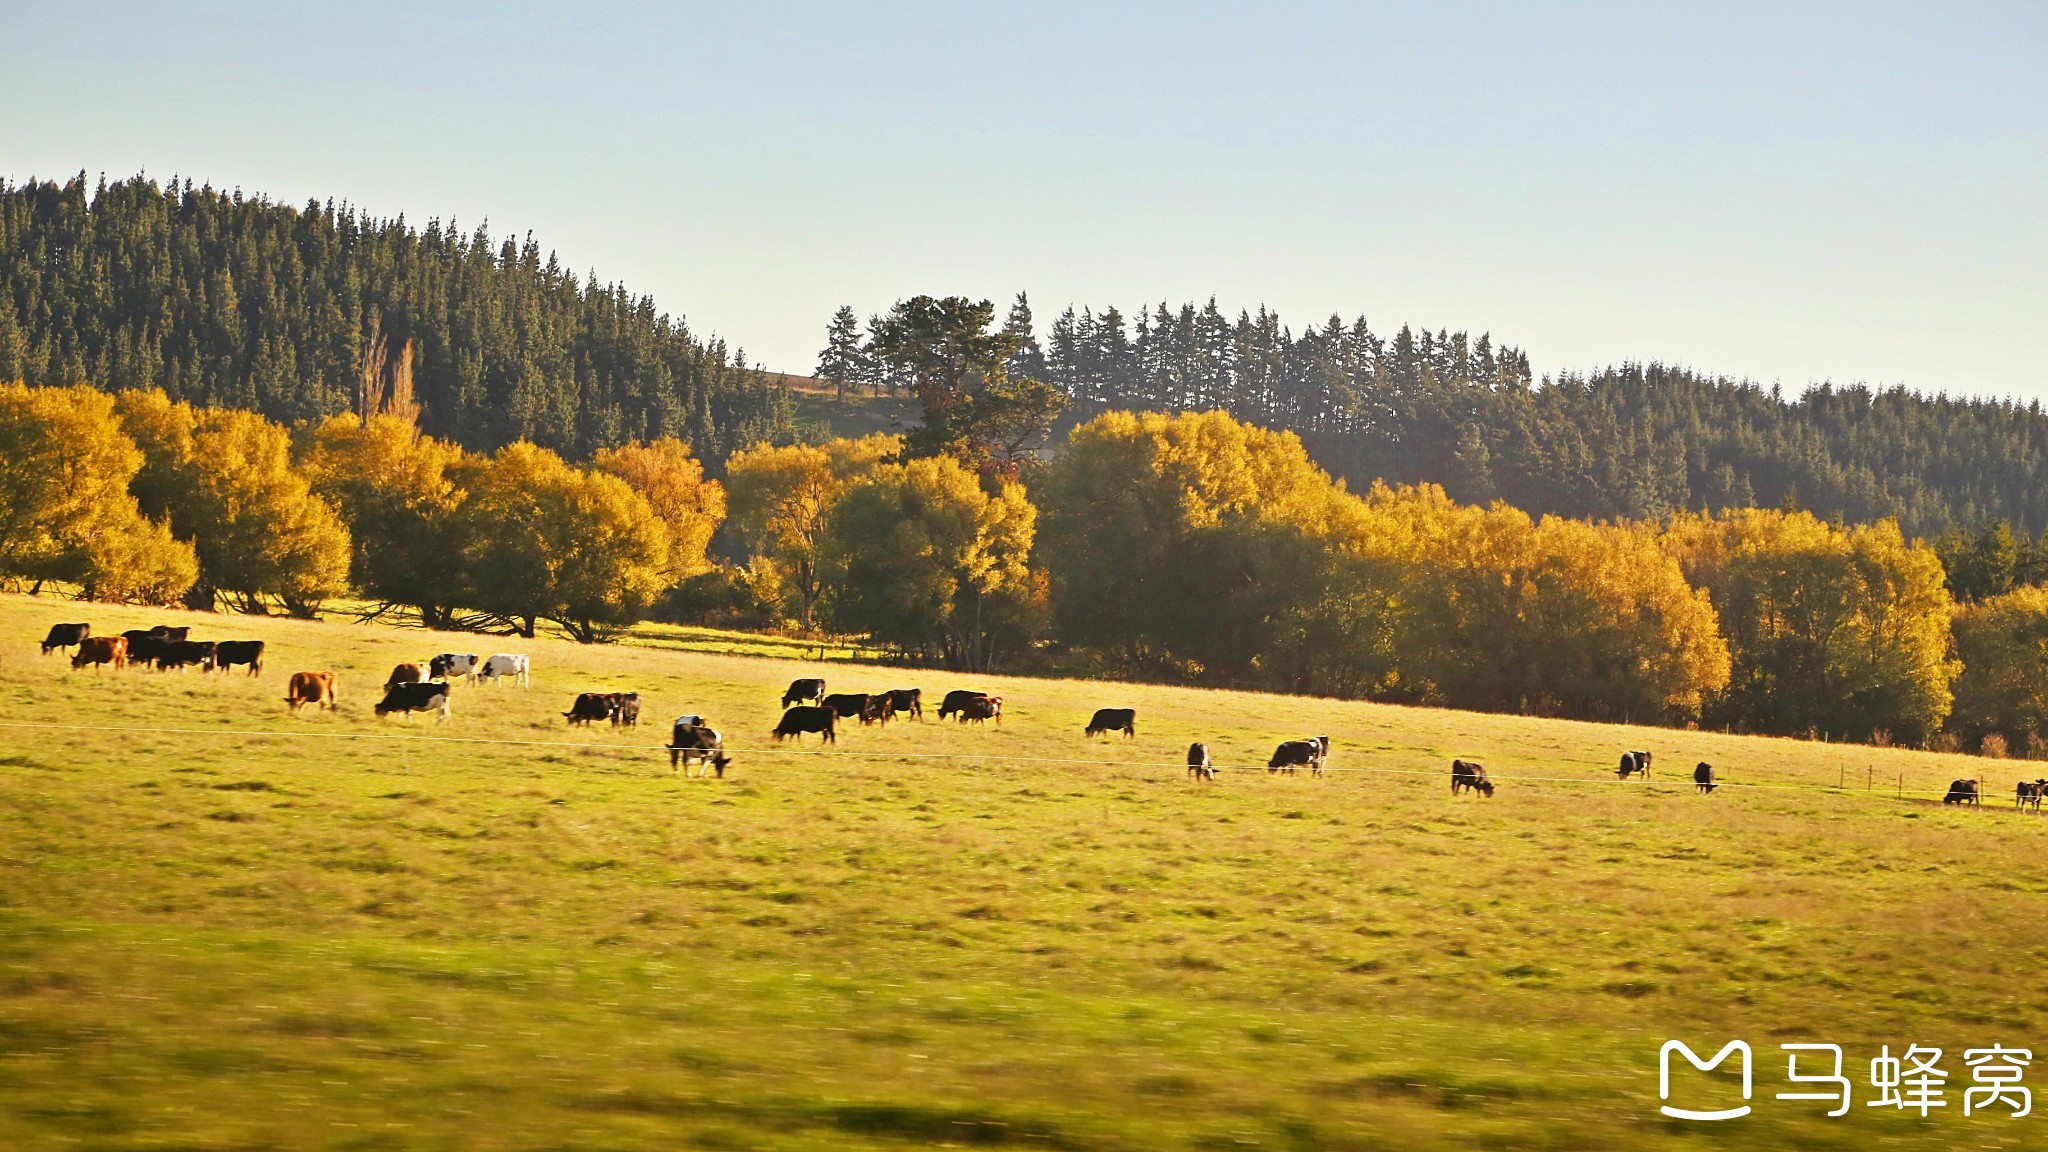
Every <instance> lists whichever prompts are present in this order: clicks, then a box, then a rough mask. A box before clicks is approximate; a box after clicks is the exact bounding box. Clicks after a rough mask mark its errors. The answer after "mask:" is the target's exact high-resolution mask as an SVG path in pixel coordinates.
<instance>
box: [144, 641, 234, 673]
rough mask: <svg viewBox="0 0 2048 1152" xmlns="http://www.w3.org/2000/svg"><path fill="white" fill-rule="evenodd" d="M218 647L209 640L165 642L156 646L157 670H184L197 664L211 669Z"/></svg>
mask: <svg viewBox="0 0 2048 1152" xmlns="http://www.w3.org/2000/svg"><path fill="white" fill-rule="evenodd" d="M218 647H219V645H217V644H215V643H213V642H212V641H210V640H165V641H162V642H160V643H158V644H157V645H156V666H157V667H158V668H184V667H186V666H188V665H192V664H197V665H199V666H200V667H201V668H212V667H213V662H214V660H215V659H217V656H216V654H215V649H216V648H218Z"/></svg>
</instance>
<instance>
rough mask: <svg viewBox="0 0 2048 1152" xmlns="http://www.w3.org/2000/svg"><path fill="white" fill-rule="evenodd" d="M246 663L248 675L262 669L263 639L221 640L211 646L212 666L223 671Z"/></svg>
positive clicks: (252, 674)
mask: <svg viewBox="0 0 2048 1152" xmlns="http://www.w3.org/2000/svg"><path fill="white" fill-rule="evenodd" d="M237 664H247V665H248V666H249V675H251V676H254V675H255V674H257V673H258V672H261V671H263V641H261V640H223V641H221V642H220V643H218V644H215V645H214V646H213V666H214V667H215V668H219V669H221V670H223V671H225V670H227V669H229V668H232V667H234V666H235V665H237Z"/></svg>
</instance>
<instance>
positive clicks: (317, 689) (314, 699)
mask: <svg viewBox="0 0 2048 1152" xmlns="http://www.w3.org/2000/svg"><path fill="white" fill-rule="evenodd" d="M284 702H285V703H286V704H289V705H291V708H292V711H293V712H297V711H298V710H299V709H300V708H303V707H305V706H306V705H308V704H317V705H319V706H320V707H322V708H329V709H332V708H334V707H336V705H335V703H334V673H332V672H294V673H292V679H291V683H289V684H286V685H285V688H284Z"/></svg>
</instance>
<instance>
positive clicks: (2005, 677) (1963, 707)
mask: <svg viewBox="0 0 2048 1152" xmlns="http://www.w3.org/2000/svg"><path fill="white" fill-rule="evenodd" d="M1955 639H1956V655H1958V656H1959V657H1961V658H1962V664H1963V671H1962V675H1961V676H1959V677H1958V678H1957V679H1956V684H1955V694H1956V702H1955V711H1954V713H1953V714H1951V715H1950V716H1949V721H1948V722H1949V727H1950V728H1952V729H1954V730H1955V731H1956V732H1957V733H1959V734H1960V735H1962V736H1963V738H1964V739H1965V740H1966V741H1968V742H1970V743H1972V744H1974V743H1976V742H1977V741H1980V740H1982V739H1983V738H1984V737H1986V736H1992V735H1998V736H2002V737H2004V738H2005V741H2006V743H2007V744H2008V745H2009V746H2010V747H2013V748H2025V749H2029V750H2030V751H2031V750H2033V749H2037V748H2039V747H2040V746H2041V741H2042V739H2043V738H2044V737H2048V588H2042V587H2039V586H2034V587H2026V588H2016V589H2014V590H2013V591H2011V592H2008V593H2006V594H2004V595H2002V596H1993V597H1990V598H1989V599H1986V600H1983V601H1980V602H1978V603H1976V604H1973V605H1971V606H1969V607H1967V608H1963V609H1961V610H1959V611H1957V613H1956V615H1955Z"/></svg>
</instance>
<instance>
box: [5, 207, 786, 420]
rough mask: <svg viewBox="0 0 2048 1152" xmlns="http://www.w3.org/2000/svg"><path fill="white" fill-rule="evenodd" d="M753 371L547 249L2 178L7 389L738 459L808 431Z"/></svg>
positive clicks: (385, 224) (340, 210)
mask: <svg viewBox="0 0 2048 1152" xmlns="http://www.w3.org/2000/svg"><path fill="white" fill-rule="evenodd" d="M743 359H744V357H743V355H742V354H740V353H736V352H732V351H729V350H728V349H727V348H726V347H725V345H724V344H722V343H721V342H719V341H717V340H705V339H701V338H699V337H698V336H696V335H695V334H694V333H692V332H691V331H690V329H689V327H688V326H687V325H685V324H684V323H683V321H682V320H681V319H680V318H676V317H672V316H669V315H667V314H664V313H661V312H659V311H657V310H656V308H655V306H654V302H653V301H652V300H651V299H649V298H648V297H645V296H633V295H630V294H629V293H627V291H626V290H625V289H624V288H622V287H620V286H618V285H616V284H609V285H601V284H598V283H597V282H596V281H595V280H589V281H581V282H579V280H578V279H577V277H576V275H575V274H574V273H573V272H572V271H570V270H569V269H567V268H564V267H563V266H562V265H561V264H560V263H559V262H558V261H557V260H556V259H555V257H554V255H553V254H552V253H550V254H548V255H546V256H545V257H543V255H542V253H541V250H540V248H539V246H538V245H537V244H535V243H534V242H533V240H532V239H531V238H530V237H529V238H528V239H527V240H526V241H525V242H523V243H521V242H517V241H515V240H513V239H512V238H510V237H506V238H502V239H499V238H494V237H492V236H491V235H489V234H488V233H487V232H486V231H485V230H484V229H482V228H481V227H479V228H477V229H475V230H472V231H467V232H465V231H459V230H458V229H456V228H455V227H454V225H453V224H452V223H450V224H446V225H444V224H443V223H441V222H440V221H438V220H437V221H432V222H429V223H428V224H427V226H426V228H425V229H424V230H420V229H416V228H413V227H412V226H410V225H408V224H407V223H406V222H405V220H404V219H403V218H402V217H401V218H400V219H396V220H380V219H375V218H372V217H370V216H367V215H365V214H363V213H362V212H360V211H357V210H355V209H352V208H349V207H347V206H345V205H344V206H341V207H336V206H335V204H334V203H333V202H332V201H329V202H327V203H325V204H322V203H318V202H309V203H307V204H306V205H305V206H304V207H303V208H293V207H290V206H288V205H283V204H277V203H273V202H271V201H269V200H267V199H264V198H262V197H245V196H243V195H242V194H241V193H240V192H235V193H232V194H230V193H228V192H224V191H219V190H216V189H213V188H210V187H196V188H195V187H194V186H193V185H192V184H191V183H190V182H189V181H187V182H185V183H183V184H179V183H178V182H176V181H173V182H172V183H171V184H170V185H169V186H164V187H160V186H158V184H157V183H156V182H155V181H154V180H148V179H144V178H142V177H140V176H138V177H135V178H133V179H129V180H124V181H121V182H119V183H115V184H106V183H104V182H103V183H101V184H100V185H99V186H98V187H96V188H94V187H88V185H87V183H86V181H85V177H84V176H83V175H80V176H79V177H77V178H76V179H73V180H71V181H70V182H68V183H65V184H62V185H58V184H55V183H47V182H31V183H28V184H21V185H11V184H8V183H6V182H5V181H4V180H0V381H8V380H22V381H26V382H27V383H30V384H42V385H65V384H77V383H87V382H90V383H92V384H95V385H97V386H100V387H103V388H108V389H112V390H116V391H126V390H131V389H148V388H161V389H163V390H164V391H165V392H166V393H167V394H168V395H169V396H170V397H171V398H172V399H174V400H180V401H185V402H189V403H193V404H199V405H206V406H226V407H234V408H242V409H248V410H251V411H255V412H260V413H262V414H263V415H264V416H267V417H269V418H270V419H272V420H277V421H282V422H286V423H291V422H297V421H300V420H308V419H319V418H324V417H327V416H332V415H335V414H336V413H341V412H349V411H356V410H359V409H361V408H363V407H364V406H365V404H364V402H365V400H367V401H368V406H369V407H370V408H372V409H373V410H378V411H382V410H400V411H401V414H403V415H408V416H410V415H411V413H409V412H404V411H403V409H404V408H405V407H406V406H407V405H408V403H410V404H416V405H417V406H418V409H419V411H418V414H417V415H418V420H419V423H420V425H421V426H422V427H423V428H424V429H425V430H426V431H428V432H430V433H432V434H434V435H436V436H439V437H442V438H445V439H447V440H450V441H453V442H454V443H457V444H460V445H462V446H463V447H465V448H468V449H471V450H474V451H489V450H493V449H496V448H499V447H502V446H504V445H507V444H511V443H513V442H515V441H519V440H529V441H532V442H534V443H536V444H540V445H543V446H545V447H549V448H552V449H555V450H557V451H560V452H563V453H565V454H567V455H568V456H570V457H572V458H576V459H587V458H589V457H590V456H592V455H593V454H595V453H596V452H597V451H598V450H599V449H602V448H607V447H616V446H618V445H621V444H625V443H628V442H631V441H636V440H639V441H649V440H659V439H664V438H673V439H677V440H681V441H683V442H685V443H687V444H689V445H690V446H691V448H692V449H693V450H694V451H695V452H696V453H697V454H698V455H700V456H703V457H706V458H709V459H713V460H722V459H723V458H724V457H725V456H726V455H728V454H729V453H731V452H732V451H734V450H736V449H737V448H740V447H743V446H745V445H747V444H751V443H754V442H756V441H758V440H761V439H764V438H773V437H779V436H785V435H787V433H788V432H789V428H790V408H789V399H788V396H787V394H786V392H785V391H784V390H783V389H781V388H778V387H775V386H772V385H771V384H770V383H769V382H768V381H767V379H766V378H765V376H764V375H763V374H761V373H759V372H756V371H753V370H750V369H748V368H747V367H746V366H745V365H744V364H743V363H742V361H743Z"/></svg>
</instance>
